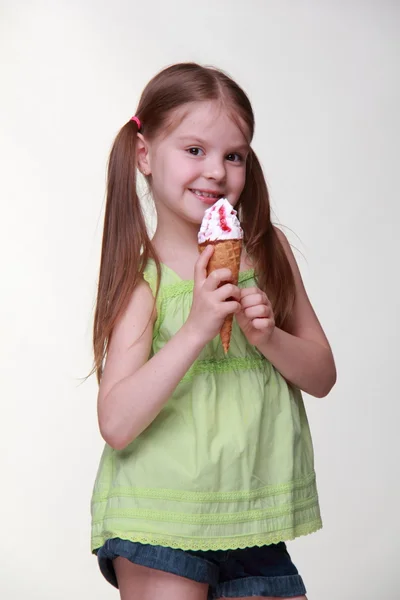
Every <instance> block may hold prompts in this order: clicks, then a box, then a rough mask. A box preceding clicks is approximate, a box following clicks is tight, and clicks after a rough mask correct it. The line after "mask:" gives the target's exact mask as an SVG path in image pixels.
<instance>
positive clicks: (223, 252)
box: [199, 240, 242, 354]
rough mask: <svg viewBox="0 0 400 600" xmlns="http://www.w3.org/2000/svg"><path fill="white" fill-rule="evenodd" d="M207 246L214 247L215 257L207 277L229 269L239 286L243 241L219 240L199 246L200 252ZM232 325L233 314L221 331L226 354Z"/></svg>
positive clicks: (209, 265) (212, 259)
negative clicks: (214, 272) (212, 273)
mask: <svg viewBox="0 0 400 600" xmlns="http://www.w3.org/2000/svg"><path fill="white" fill-rule="evenodd" d="M207 246H213V247H214V252H213V255H212V256H211V258H210V260H209V263H208V267H207V275H209V274H210V273H211V272H212V271H215V270H216V269H223V268H228V269H230V270H231V272H232V281H231V283H233V284H234V285H237V284H238V279H239V270H240V255H241V252H242V240H217V241H210V242H204V243H202V244H199V251H200V252H203V250H204V249H205V248H206V247H207ZM232 323H233V314H231V315H228V316H227V317H226V319H225V321H224V322H223V324H222V327H221V330H220V337H221V342H222V347H223V349H224V352H225V354H226V353H227V352H228V349H229V344H230V341H231V333H232Z"/></svg>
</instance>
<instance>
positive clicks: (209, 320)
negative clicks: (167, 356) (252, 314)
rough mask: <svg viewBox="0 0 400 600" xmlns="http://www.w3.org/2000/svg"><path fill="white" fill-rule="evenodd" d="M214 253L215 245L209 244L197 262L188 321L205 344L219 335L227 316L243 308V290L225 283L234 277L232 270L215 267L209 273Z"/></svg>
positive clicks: (192, 330)
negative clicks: (209, 263)
mask: <svg viewBox="0 0 400 600" xmlns="http://www.w3.org/2000/svg"><path fill="white" fill-rule="evenodd" d="M213 252H214V248H213V247H212V246H207V247H206V248H205V250H204V251H203V252H202V253H201V254H200V256H199V258H198V260H197V262H196V264H195V267H194V290H193V303H192V308H191V311H190V314H189V317H188V319H187V321H186V324H185V326H186V328H187V329H189V330H190V331H191V333H194V334H195V335H196V336H197V337H198V339H199V340H201V341H202V343H203V344H204V345H205V344H207V343H208V342H210V341H211V340H212V339H214V338H215V336H216V335H218V333H219V330H220V329H221V327H222V323H223V322H224V320H225V318H226V317H227V316H228V315H230V314H232V313H237V312H239V311H240V308H241V307H240V289H239V288H238V287H237V286H236V285H233V284H232V283H225V282H229V281H230V280H231V279H232V273H231V271H230V269H216V270H215V271H213V272H212V273H210V274H209V275H208V276H207V265H208V262H209V260H210V258H211V256H212V254H213ZM219 286H221V287H219Z"/></svg>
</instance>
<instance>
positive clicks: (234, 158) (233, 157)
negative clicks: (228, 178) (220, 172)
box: [226, 152, 243, 162]
mask: <svg viewBox="0 0 400 600" xmlns="http://www.w3.org/2000/svg"><path fill="white" fill-rule="evenodd" d="M226 159H227V160H229V161H230V162H243V156H242V155H241V154H238V153H237V152H232V153H231V154H228V155H227V157H226Z"/></svg>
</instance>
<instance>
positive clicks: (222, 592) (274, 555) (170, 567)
mask: <svg viewBox="0 0 400 600" xmlns="http://www.w3.org/2000/svg"><path fill="white" fill-rule="evenodd" d="M94 553H95V554H97V559H98V561H99V566H100V570H101V572H102V573H103V575H104V577H105V578H106V579H107V581H109V582H110V583H111V584H112V585H114V586H115V587H118V582H117V578H116V575H115V571H114V567H113V563H112V561H113V559H114V558H116V557H117V556H122V557H124V558H127V559H128V560H130V561H131V562H132V563H135V564H137V565H142V566H144V567H151V568H152V569H158V570H160V571H166V572H168V573H173V574H175V575H180V576H181V577H186V578H188V579H191V580H193V581H197V582H199V583H208V584H209V594H208V598H209V600H216V599H217V598H245V597H246V596H264V597H266V596H272V597H275V598H293V597H295V596H302V595H304V594H305V593H306V589H305V587H304V584H303V581H302V578H301V577H300V575H299V573H298V571H297V569H296V567H295V566H294V564H293V563H292V561H291V559H290V556H289V554H288V551H287V549H286V545H285V543H284V542H280V543H279V544H272V545H270V546H262V547H258V546H256V547H254V548H243V549H237V550H207V551H200V550H176V549H173V548H165V547H163V546H151V545H148V544H139V543H138V542H130V541H128V540H122V539H119V538H113V539H110V540H107V541H106V543H105V544H104V546H102V547H101V548H98V549H97V550H94Z"/></svg>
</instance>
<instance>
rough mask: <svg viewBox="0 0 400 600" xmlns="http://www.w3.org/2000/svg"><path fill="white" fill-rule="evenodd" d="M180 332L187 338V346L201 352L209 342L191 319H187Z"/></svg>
mask: <svg viewBox="0 0 400 600" xmlns="http://www.w3.org/2000/svg"><path fill="white" fill-rule="evenodd" d="M179 333H180V334H181V335H182V336H183V337H184V339H185V346H186V347H188V348H192V349H193V351H194V352H198V353H200V352H201V351H202V350H203V348H204V346H205V345H206V344H207V340H205V339H204V336H203V335H202V333H201V332H200V331H199V330H198V329H196V328H195V327H193V325H192V324H191V323H190V321H186V323H184V324H183V325H182V327H181V329H180V330H179Z"/></svg>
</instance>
